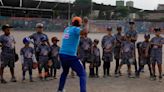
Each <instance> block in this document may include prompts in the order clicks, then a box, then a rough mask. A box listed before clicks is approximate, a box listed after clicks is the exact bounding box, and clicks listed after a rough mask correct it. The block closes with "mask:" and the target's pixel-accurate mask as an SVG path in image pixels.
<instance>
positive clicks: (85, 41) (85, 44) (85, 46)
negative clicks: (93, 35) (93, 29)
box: [78, 32, 92, 68]
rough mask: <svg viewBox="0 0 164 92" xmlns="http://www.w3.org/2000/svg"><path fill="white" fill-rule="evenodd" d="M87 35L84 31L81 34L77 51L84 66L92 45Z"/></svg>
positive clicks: (87, 60)
mask: <svg viewBox="0 0 164 92" xmlns="http://www.w3.org/2000/svg"><path fill="white" fill-rule="evenodd" d="M87 35H88V33H87V32H84V33H83V35H81V38H80V43H79V53H78V54H79V57H80V60H81V62H82V63H83V66H84V68H86V65H85V64H86V62H89V59H90V55H91V46H92V40H91V39H90V38H89V37H88V36H87Z"/></svg>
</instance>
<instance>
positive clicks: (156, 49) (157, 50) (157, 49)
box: [150, 28, 164, 81]
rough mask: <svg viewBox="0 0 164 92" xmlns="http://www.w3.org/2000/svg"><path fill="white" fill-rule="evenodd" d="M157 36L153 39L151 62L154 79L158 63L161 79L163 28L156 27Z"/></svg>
mask: <svg viewBox="0 0 164 92" xmlns="http://www.w3.org/2000/svg"><path fill="white" fill-rule="evenodd" d="M154 31H155V37H153V38H152V39H151V48H152V49H151V56H150V58H151V62H152V69H153V79H154V80H156V73H155V66H156V64H157V65H158V70H159V80H160V81H161V80H162V44H163V40H164V38H163V37H161V36H160V32H161V29H160V28H155V29H154Z"/></svg>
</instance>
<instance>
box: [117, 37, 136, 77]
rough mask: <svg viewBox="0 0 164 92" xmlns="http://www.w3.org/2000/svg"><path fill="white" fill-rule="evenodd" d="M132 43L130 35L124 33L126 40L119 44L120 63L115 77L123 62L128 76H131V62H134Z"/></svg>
mask: <svg viewBox="0 0 164 92" xmlns="http://www.w3.org/2000/svg"><path fill="white" fill-rule="evenodd" d="M134 47H135V46H134V44H133V43H132V42H131V39H130V35H126V40H125V41H123V42H122V44H121V63H120V65H119V68H118V71H117V74H116V77H118V76H119V71H120V69H121V67H122V65H123V64H127V66H128V77H129V78H132V76H131V64H132V63H134V49H135V48H134Z"/></svg>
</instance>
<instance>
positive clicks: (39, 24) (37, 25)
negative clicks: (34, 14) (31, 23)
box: [36, 23, 44, 28]
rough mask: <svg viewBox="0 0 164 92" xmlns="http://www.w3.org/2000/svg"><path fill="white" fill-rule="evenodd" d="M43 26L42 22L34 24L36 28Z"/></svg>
mask: <svg viewBox="0 0 164 92" xmlns="http://www.w3.org/2000/svg"><path fill="white" fill-rule="evenodd" d="M43 27H44V25H43V24H42V23H37V24H36V28H43Z"/></svg>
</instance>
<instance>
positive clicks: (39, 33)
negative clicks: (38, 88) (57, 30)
mask: <svg viewBox="0 0 164 92" xmlns="http://www.w3.org/2000/svg"><path fill="white" fill-rule="evenodd" d="M44 36H46V37H47V38H48V36H47V35H46V34H45V33H44V25H43V24H42V23H37V24H36V32H35V33H33V34H32V35H30V36H29V38H30V39H32V40H33V44H34V50H35V52H36V49H37V47H38V46H39V45H40V44H41V38H42V37H44ZM46 43H47V44H48V46H50V43H49V40H48V39H47V41H46ZM35 56H36V59H37V61H39V56H37V54H36V53H35ZM38 65H39V62H38ZM39 71H40V70H39V67H38V72H39Z"/></svg>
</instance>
